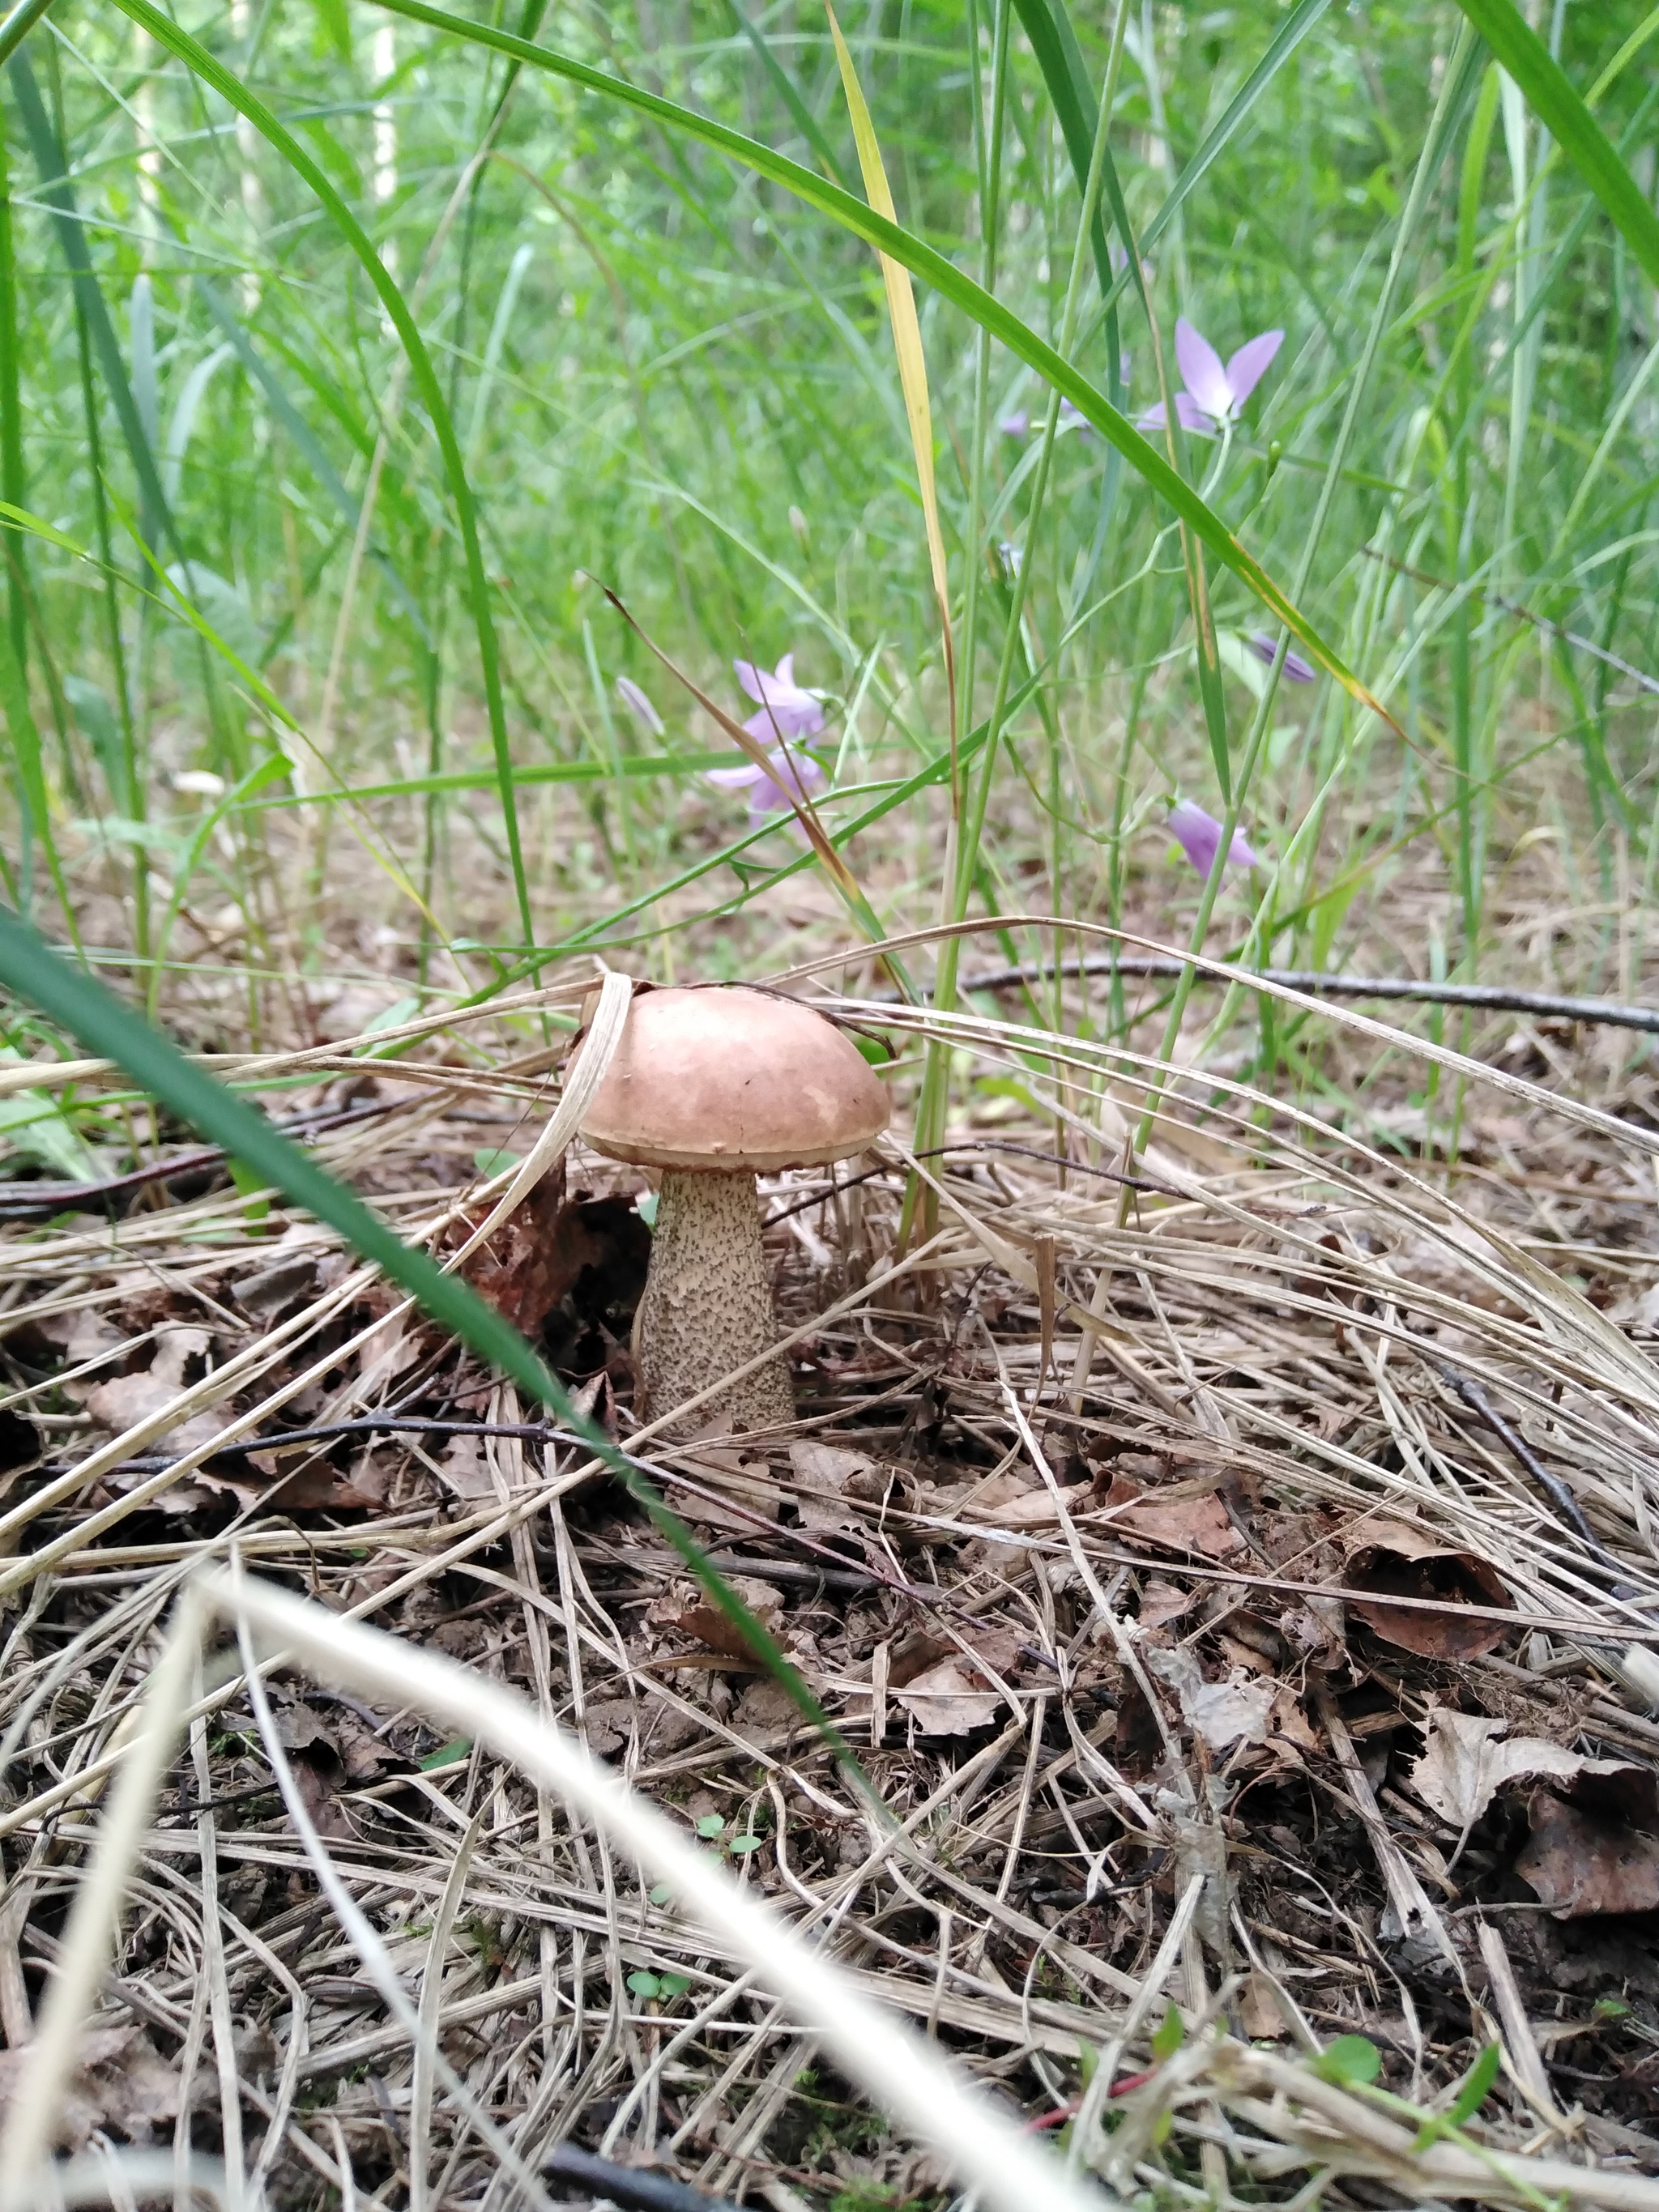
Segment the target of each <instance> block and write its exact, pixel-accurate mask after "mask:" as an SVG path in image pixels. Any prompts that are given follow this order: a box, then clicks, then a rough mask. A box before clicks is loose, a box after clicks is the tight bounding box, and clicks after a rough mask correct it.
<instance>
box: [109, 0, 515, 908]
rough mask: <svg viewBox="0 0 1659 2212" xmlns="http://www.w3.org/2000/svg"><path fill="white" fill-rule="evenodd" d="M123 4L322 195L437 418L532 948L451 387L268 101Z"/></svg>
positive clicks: (364, 240)
mask: <svg viewBox="0 0 1659 2212" xmlns="http://www.w3.org/2000/svg"><path fill="white" fill-rule="evenodd" d="M117 4H118V7H119V8H120V9H121V12H122V13H123V14H124V15H127V16H129V17H131V20H132V21H134V22H135V23H138V24H141V25H142V26H143V28H144V29H145V30H146V31H148V32H149V35H150V36H151V38H153V39H154V40H155V43H156V44H157V46H162V47H165V48H166V50H167V52H169V53H170V54H172V55H173V56H174V57H175V58H176V59H178V60H179V61H181V62H183V63H184V64H185V67H186V69H188V70H190V71H191V74H192V75H193V76H197V77H199V78H200V79H201V80H202V82H204V84H206V85H209V86H210V87H211V88H212V89H213V90H214V91H215V92H216V93H217V94H219V95H220V97H221V99H222V100H228V102H229V104H230V106H232V107H234V109H235V110H236V112H238V114H240V115H245V116H246V118H247V119H248V121H249V122H250V123H251V124H252V125H253V127H254V129H255V130H256V131H258V132H259V134H260V136H261V137H264V139H266V140H267V141H268V143H270V145H271V146H273V147H274V148H275V149H276V151H277V153H278V154H280V155H282V157H283V160H284V161H286V162H287V163H288V164H289V167H290V168H292V169H293V171H294V172H295V175H297V176H298V177H300V178H301V179H303V181H304V182H305V184H306V185H307V186H308V188H309V189H310V190H311V191H313V192H314V193H315V195H316V197H317V198H318V199H319V201H320V202H321V204H322V205H323V207H324V208H325V210H326V211H327V213H328V216H329V218H330V220H331V222H333V223H334V225H335V227H336V228H337V230H338V231H339V233H340V234H341V236H342V237H343V239H344V240H345V242H346V244H347V245H348V246H349V247H350V249H351V251H352V252H353V253H354V254H355V255H356V258H357V259H358V261H359V262H360V263H361V264H362V268H363V270H364V273H365V274H366V275H367V276H368V280H369V282H370V283H371V284H373V286H374V289H375V292H376V294H377V295H379V298H380V304H381V306H382V307H384V308H385V309H386V316H387V319H389V320H390V322H391V324H392V327H393V329H394V330H395V331H397V333H398V339H399V341H400V342H401V343H402V345H403V348H404V352H405V354H406V355H407V356H408V357H409V364H410V370H411V372H412V374H413V376H414V379H415V385H416V390H417V391H418V392H419V393H420V395H421V400H422V404H423V405H424V407H425V409H426V410H427V414H428V417H429V418H430V420H431V423H432V428H433V430H434V433H435V435H436V437H437V441H438V447H439V450H440V452H441V454H442V456H443V464H444V473H445V475H446V476H447V478H448V481H449V490H450V497H451V498H452V499H453V501H454V505H455V515H456V520H457V521H458V523H459V526H460V532H461V540H462V544H463V546H464V548H465V556H466V591H467V599H468V602H469V605H470V606H471V614H472V623H473V629H474V630H475V631H476V633H477V641H478V665H479V673H480V675H481V677H482V678H483V690H484V703H485V707H486V709H487V711H488V714H489V735H490V742H491V744H492V747H493V749H494V751H495V779H496V794H497V797H498V798H499V799H500V801H501V816H502V820H503V823H504V825H505V828H506V832H507V860H508V864H509V866H510V867H511V869H512V873H513V891H514V893H515V895H516V896H517V900H518V907H519V922H520V927H521V928H522V929H523V931H524V934H525V941H526V944H529V943H531V942H532V940H533V939H534V935H535V924H534V921H533V918H532V914H531V909H530V884H529V880H528V878H527V877H526V873H525V864H524V848H523V845H522V842H521V841H520V835H519V812H518V806H517V803H516V801H515V800H514V798H513V756H512V752H511V750H510V747H509V745H508V743H507V703H506V701H505V698H504V697H503V696H502V691H501V650H500V647H499V645H498V643H497V641H496V636H495V617H494V616H493V614H492V613H491V611H490V604H489V578H488V576H487V575H486V574H485V573H484V562H483V544H482V541H481V540H480V538H479V535H478V513H477V502H476V501H474V499H473V496H472V488H471V483H469V482H468V479H467V473H466V465H465V461H464V460H463V459H462V457H461V449H460V445H459V441H458V440H457V438H456V435H455V425H454V422H453V419H452V417H451V415H450V411H449V403H448V401H447V399H446V398H445V397H444V390H443V386H442V384H441V382H440V380H439V377H438V373H437V370H436V369H435V368H434V366H433V362H432V356H431V355H430V354H429V353H428V350H427V347H426V342H425V340H424V339H423V338H422V336H421V334H420V331H418V330H417V329H416V325H415V319H414V317H413V316H412V315H411V314H410V312H409V308H408V307H407V305H406V304H405V302H404V295H403V294H402V293H401V292H400V291H399V290H398V287H397V285H396V284H395V283H393V282H392V278H391V277H390V276H388V275H387V273H386V267H385V264H383V263H382V261H381V259H380V255H379V254H378V253H377V252H375V250H374V245H373V242H372V241H371V240H370V239H369V236H368V233H367V232H366V231H365V230H364V228H363V227H362V224H361V223H360V222H358V220H357V218H356V216H355V215H353V213H352V212H351V210H350V209H349V207H348V206H347V205H346V204H345V201H344V200H343V198H342V197H341V196H340V194H339V192H338V191H337V190H336V188H335V186H334V185H332V184H331V183H330V181H329V179H328V178H327V176H326V175H325V173H324V172H323V170H322V168H321V167H320V166H319V163H318V162H317V161H316V160H315V159H314V158H313V156H312V155H310V154H309V153H308V152H307V150H306V149H305V148H304V147H303V146H302V145H301V143H300V141H299V140H298V139H297V138H296V137H295V136H294V133H293V132H292V131H289V129H288V128H287V126H286V125H283V123H281V122H279V121H278V120H277V118H276V116H275V115H274V114H273V113H272V112H271V111H270V108H268V107H267V106H265V104H264V101H263V100H259V99H258V98H257V97H256V96H255V94H253V93H252V92H250V91H249V89H248V88H247V87H246V85H245V84H244V83H243V82H241V80H240V78H239V77H238V76H234V74H233V72H232V71H230V70H228V69H226V68H225V67H224V66H223V64H222V63H220V62H218V61H216V59H215V58H214V57H213V56H212V55H211V54H210V53H209V52H208V51H207V49H206V47H204V46H200V45H198V44H197V41H196V40H194V39H192V38H191V37H190V36H189V35H188V34H187V33H185V32H183V31H181V30H180V29H179V27H178V25H177V24H176V23H175V22H173V20H172V18H171V17H170V16H167V15H163V14H162V13H161V10H160V9H156V8H153V7H151V6H150V5H149V0H117ZM517 43H522V41H520V42H517Z"/></svg>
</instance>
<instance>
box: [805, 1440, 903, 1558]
mask: <svg viewBox="0 0 1659 2212" xmlns="http://www.w3.org/2000/svg"><path fill="white" fill-rule="evenodd" d="M789 1472H790V1474H792V1475H793V1477H794V1481H795V1489H796V1497H795V1510H796V1511H797V1512H798V1513H799V1516H800V1525H801V1527H802V1528H823V1529H829V1530H831V1531H832V1532H834V1533H836V1534H841V1535H848V1534H857V1533H858V1532H859V1530H860V1528H862V1526H863V1522H862V1519H861V1516H860V1514H859V1511H858V1510H857V1503H856V1502H854V1503H849V1502H848V1501H849V1500H851V1501H858V1502H862V1503H865V1504H872V1503H874V1502H876V1501H877V1500H878V1499H879V1498H881V1496H882V1493H883V1492H884V1491H885V1489H886V1487H887V1477H886V1475H885V1474H884V1471H883V1470H882V1469H881V1468H879V1467H878V1466H877V1464H876V1462H875V1461H874V1460H872V1458H871V1457H870V1456H869V1455H868V1453H866V1452H856V1451H845V1450H843V1449H842V1447H841V1446H840V1445H839V1444H821V1443H814V1442H812V1440H811V1438H810V1437H803V1438H799V1439H798V1440H797V1441H796V1442H795V1443H792V1444H791V1445H790V1447H789Z"/></svg>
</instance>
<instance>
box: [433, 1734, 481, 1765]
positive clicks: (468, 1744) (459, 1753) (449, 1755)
mask: <svg viewBox="0 0 1659 2212" xmlns="http://www.w3.org/2000/svg"><path fill="white" fill-rule="evenodd" d="M471 1748H472V1739H471V1736H470V1735H456V1736H452V1737H451V1738H450V1740H449V1741H448V1742H447V1743H441V1744H440V1745H439V1746H438V1748H437V1749H436V1751H429V1752H428V1753H427V1755H426V1757H425V1758H424V1759H422V1761H421V1771H422V1774H436V1773H437V1772H438V1771H440V1769H441V1768H443V1767H446V1766H459V1765H460V1763H461V1761H462V1760H463V1759H465V1757H466V1756H467V1754H468V1753H469V1752H471Z"/></svg>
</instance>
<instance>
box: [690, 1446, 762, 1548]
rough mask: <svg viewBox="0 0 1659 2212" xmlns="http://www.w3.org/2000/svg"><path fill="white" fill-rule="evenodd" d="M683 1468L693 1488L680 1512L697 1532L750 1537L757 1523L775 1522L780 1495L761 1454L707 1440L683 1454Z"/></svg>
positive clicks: (741, 1447)
mask: <svg viewBox="0 0 1659 2212" xmlns="http://www.w3.org/2000/svg"><path fill="white" fill-rule="evenodd" d="M685 1468H686V1472H687V1473H688V1474H690V1476H691V1478H692V1480H694V1481H695V1482H696V1490H695V1491H694V1492H690V1493H688V1495H687V1497H686V1498H685V1500H684V1504H682V1506H681V1508H680V1510H681V1511H682V1512H683V1513H684V1515H685V1517H686V1519H687V1520H688V1521H690V1522H694V1523H695V1524H696V1526H698V1527H699V1528H716V1529H720V1530H722V1531H724V1532H725V1533H726V1534H730V1535H737V1536H752V1535H753V1534H755V1531H756V1528H757V1526H758V1525H759V1524H760V1523H761V1522H767V1521H775V1520H776V1519H777V1518H778V1516H779V1513H780V1510H781V1507H782V1504H783V1492H782V1491H781V1488H780V1487H779V1486H778V1482H777V1480H776V1478H775V1475H774V1474H773V1473H772V1470H771V1468H770V1466H769V1463H768V1462H767V1459H766V1456H765V1454H764V1453H763V1452H757V1451H745V1450H744V1448H743V1446H742V1445H741V1444H739V1443H733V1442H732V1441H731V1440H730V1438H729V1437H724V1436H723V1435H714V1436H709V1437H701V1438H699V1439H697V1440H696V1442H695V1443H693V1444H692V1445H691V1446H690V1447H689V1448H688V1449H686V1451H685ZM728 1500H729V1501H730V1502H729V1504H728V1502H727V1501H728Z"/></svg>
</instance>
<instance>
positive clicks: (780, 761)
mask: <svg viewBox="0 0 1659 2212" xmlns="http://www.w3.org/2000/svg"><path fill="white" fill-rule="evenodd" d="M732 667H733V668H734V669H735V670H736V671H737V676H738V683H739V684H742V686H743V688H744V690H745V691H746V692H747V693H748V695H749V696H750V698H751V699H753V700H756V701H757V702H758V703H759V711H758V712H757V713H756V714H751V715H750V717H749V720H747V721H746V722H745V723H744V731H745V732H747V734H748V735H749V736H750V737H751V738H753V739H754V740H755V742H756V744H759V745H763V746H764V747H765V748H766V751H767V755H768V763H767V766H766V767H765V768H761V767H759V766H758V765H757V763H755V762H753V761H745V762H744V764H743V766H742V767H741V768H716V769H708V770H707V771H706V774H707V776H708V781H709V782H710V783H712V784H716V785H718V786H719V787H720V789H721V790H722V791H744V792H747V793H748V795H749V824H750V829H758V828H759V827H760V825H761V823H763V822H764V821H765V820H766V819H767V817H769V815H774V814H787V813H789V812H791V811H793V807H794V804H795V801H796V800H797V799H811V797H813V796H814V794H815V793H817V792H820V791H822V790H823V787H824V786H825V785H826V784H827V783H828V781H829V778H828V777H827V776H826V775H824V772H823V769H821V768H820V767H819V766H818V764H817V762H816V761H815V760H814V759H813V758H812V757H811V754H810V753H806V752H802V751H801V750H799V740H800V739H801V738H815V737H817V734H818V732H820V731H821V730H822V729H823V708H822V707H821V706H820V705H819V704H818V702H817V699H815V698H814V697H813V696H812V694H811V692H810V691H805V690H802V689H801V687H800V685H799V684H797V683H796V681H795V656H794V654H793V653H785V654H784V656H783V659H781V661H779V663H778V665H777V667H776V668H775V670H774V671H772V673H771V674H770V675H769V674H768V673H767V671H766V670H765V669H763V668H757V666H756V665H755V664H754V662H753V661H750V660H734V661H733V662H732Z"/></svg>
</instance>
